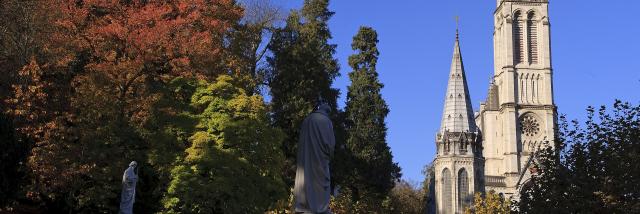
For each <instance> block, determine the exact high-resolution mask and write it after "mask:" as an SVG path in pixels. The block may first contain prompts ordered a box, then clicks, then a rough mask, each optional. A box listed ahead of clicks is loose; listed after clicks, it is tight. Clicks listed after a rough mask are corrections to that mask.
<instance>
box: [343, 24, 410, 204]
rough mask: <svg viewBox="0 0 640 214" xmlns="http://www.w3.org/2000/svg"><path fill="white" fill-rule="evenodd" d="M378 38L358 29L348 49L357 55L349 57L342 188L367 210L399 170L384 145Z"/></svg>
mask: <svg viewBox="0 0 640 214" xmlns="http://www.w3.org/2000/svg"><path fill="white" fill-rule="evenodd" d="M377 43H378V35H377V33H376V31H375V30H373V29H372V28H370V27H361V28H360V30H359V31H358V33H357V35H355V36H354V38H353V43H352V45H351V47H352V48H353V50H355V51H356V52H357V53H356V54H354V55H351V56H350V57H349V65H350V66H351V68H352V69H353V71H352V72H351V73H349V78H350V79H351V85H350V86H349V87H348V92H347V105H346V108H345V115H346V123H345V126H346V133H347V137H348V138H347V141H346V148H347V150H348V151H349V152H350V153H351V155H350V157H351V159H350V160H349V161H350V162H351V163H350V166H349V170H348V171H345V172H342V173H350V174H349V176H348V178H347V180H346V181H345V182H344V187H345V188H349V189H350V190H351V193H352V194H353V195H351V197H352V200H353V201H354V202H355V201H362V202H361V203H365V204H368V205H369V207H371V208H372V209H375V207H379V205H380V204H381V203H382V201H383V200H384V199H385V197H386V196H387V195H388V194H389V191H390V190H391V189H392V188H393V186H394V184H395V182H396V181H397V180H398V179H399V178H400V167H398V164H397V163H394V162H393V156H392V154H391V151H390V149H389V146H388V145H387V141H386V135H387V127H386V123H385V118H386V116H387V114H388V113H389V108H388V106H387V104H386V102H385V101H384V99H383V98H382V95H381V93H380V90H381V89H382V87H383V84H382V83H380V81H379V80H378V72H377V70H376V65H377V61H378V55H379V52H378V48H377Z"/></svg>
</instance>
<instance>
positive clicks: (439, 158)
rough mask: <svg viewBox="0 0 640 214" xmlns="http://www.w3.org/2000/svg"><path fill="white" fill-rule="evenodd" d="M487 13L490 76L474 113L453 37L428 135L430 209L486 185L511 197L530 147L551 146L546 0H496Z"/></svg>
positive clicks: (459, 208) (457, 201) (458, 205)
mask: <svg viewBox="0 0 640 214" xmlns="http://www.w3.org/2000/svg"><path fill="white" fill-rule="evenodd" d="M494 19H495V23H494V24H495V30H494V65H495V68H494V75H493V78H492V81H491V84H490V85H489V90H488V95H487V100H486V101H485V102H483V103H481V104H480V109H479V110H478V112H476V113H475V114H473V113H472V112H473V110H472V107H471V105H470V99H469V91H468V88H467V84H466V77H465V74H464V73H465V71H464V66H463V63H462V56H461V53H460V45H459V39H458V38H457V36H456V41H455V45H454V56H453V62H452V66H451V72H450V76H449V84H448V89H447V94H446V98H445V109H444V113H443V119H442V125H441V128H440V131H439V132H438V134H437V136H436V145H437V155H436V160H435V161H434V169H433V173H434V178H435V179H434V181H435V197H436V200H435V205H436V211H437V212H438V213H463V212H464V210H463V207H464V206H466V205H468V204H469V203H471V199H470V198H469V197H470V196H471V197H472V195H473V193H474V192H475V191H489V190H494V191H496V192H497V193H499V194H503V195H504V196H505V197H506V198H512V199H515V200H517V199H518V192H519V189H520V187H521V186H522V185H523V184H525V183H526V182H527V180H528V179H529V177H530V174H529V173H530V172H529V171H530V170H529V168H530V166H529V165H530V164H531V162H532V161H533V160H532V157H533V154H535V152H536V151H537V150H538V149H539V148H540V147H541V146H553V139H555V130H556V123H557V121H556V120H557V113H556V106H555V104H554V100H553V79H552V71H553V69H552V67H551V47H550V39H549V38H550V35H549V33H550V32H549V29H550V27H549V18H548V1H547V0H498V7H497V9H496V10H495V14H494ZM465 173H466V174H465ZM460 175H463V176H464V175H466V176H467V177H466V178H465V177H461V176H460ZM463 181H464V182H467V183H463ZM467 187H468V188H467Z"/></svg>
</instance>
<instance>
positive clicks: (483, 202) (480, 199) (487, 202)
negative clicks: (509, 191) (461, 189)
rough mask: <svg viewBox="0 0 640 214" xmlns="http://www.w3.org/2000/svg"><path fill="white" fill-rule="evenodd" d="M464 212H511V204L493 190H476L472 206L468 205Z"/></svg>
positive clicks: (486, 213) (484, 213) (490, 213)
mask: <svg viewBox="0 0 640 214" xmlns="http://www.w3.org/2000/svg"><path fill="white" fill-rule="evenodd" d="M465 213H468V214H471V213H475V214H507V213H511V205H510V202H509V201H508V200H505V199H504V198H502V197H501V196H500V195H498V194H496V192H495V191H493V190H491V191H489V192H488V193H486V194H484V195H483V194H482V193H479V192H476V194H475V195H474V197H473V206H472V207H468V208H466V210H465Z"/></svg>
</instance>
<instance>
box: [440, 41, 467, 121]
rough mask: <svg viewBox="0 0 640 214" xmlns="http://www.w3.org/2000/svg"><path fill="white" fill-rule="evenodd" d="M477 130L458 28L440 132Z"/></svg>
mask: <svg viewBox="0 0 640 214" xmlns="http://www.w3.org/2000/svg"><path fill="white" fill-rule="evenodd" d="M445 130H448V131H449V132H475V131H476V123H475V118H474V116H473V107H472V106H471V99H470V97H469V88H468V87H467V77H466V75H465V72H464V64H463V63H462V54H461V53H460V39H459V34H458V30H457V29H456V41H455V45H454V46H453V59H452V61H451V71H450V73H449V83H448V85H447V94H446V97H445V101H444V112H443V114H442V124H441V126H440V132H444V131H445Z"/></svg>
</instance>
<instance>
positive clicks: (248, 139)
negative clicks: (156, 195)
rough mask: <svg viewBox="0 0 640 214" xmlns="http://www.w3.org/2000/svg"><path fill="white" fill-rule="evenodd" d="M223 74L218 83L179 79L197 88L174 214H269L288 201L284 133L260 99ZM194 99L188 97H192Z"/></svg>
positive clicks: (175, 175)
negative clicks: (270, 210)
mask: <svg viewBox="0 0 640 214" xmlns="http://www.w3.org/2000/svg"><path fill="white" fill-rule="evenodd" d="M232 81H233V79H232V78H231V77H229V76H226V75H222V76H220V77H218V78H217V80H216V82H214V83H207V82H205V81H188V80H184V79H181V78H179V79H176V80H175V81H174V84H175V85H176V89H185V90H188V89H189V88H192V90H191V91H192V92H193V93H191V96H190V97H191V99H190V100H191V104H190V107H189V110H187V111H185V112H183V113H182V114H185V115H189V117H191V118H193V119H194V120H195V121H197V123H196V124H195V127H193V129H192V131H190V133H192V134H191V136H190V137H189V139H188V141H189V144H190V145H189V146H188V148H187V149H186V150H185V154H186V156H184V157H181V158H180V159H179V161H178V162H177V163H176V165H175V167H174V168H173V170H172V171H171V176H172V179H171V183H170V186H169V189H168V192H167V196H166V197H165V199H164V207H165V209H166V211H168V212H169V213H264V212H265V211H267V210H268V209H269V208H271V207H272V206H273V205H274V204H275V203H276V202H277V201H278V200H281V199H283V198H285V197H286V192H285V185H284V182H283V181H282V177H281V174H280V173H281V172H282V168H283V166H284V165H283V164H284V156H283V155H282V151H281V150H280V148H279V145H280V143H281V142H282V139H283V133H282V132H281V131H280V130H278V129H275V128H272V127H271V126H270V124H269V118H268V114H267V108H266V105H265V104H264V101H263V99H262V97H261V96H259V95H251V96H249V95H247V93H246V92H245V91H244V90H243V89H241V88H240V87H238V86H236V85H233V84H232V83H231V82H232ZM187 94H189V93H187Z"/></svg>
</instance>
